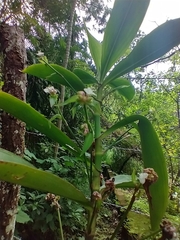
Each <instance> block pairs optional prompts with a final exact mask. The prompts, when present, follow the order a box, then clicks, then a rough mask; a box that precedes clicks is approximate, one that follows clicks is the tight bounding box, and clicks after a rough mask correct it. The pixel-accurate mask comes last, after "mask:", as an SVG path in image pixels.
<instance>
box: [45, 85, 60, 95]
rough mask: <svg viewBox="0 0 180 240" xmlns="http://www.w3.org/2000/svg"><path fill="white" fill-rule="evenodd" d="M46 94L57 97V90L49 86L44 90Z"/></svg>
mask: <svg viewBox="0 0 180 240" xmlns="http://www.w3.org/2000/svg"><path fill="white" fill-rule="evenodd" d="M44 92H45V93H49V94H50V95H56V94H57V89H55V88H54V87H53V86H48V87H46V88H45V89H44Z"/></svg>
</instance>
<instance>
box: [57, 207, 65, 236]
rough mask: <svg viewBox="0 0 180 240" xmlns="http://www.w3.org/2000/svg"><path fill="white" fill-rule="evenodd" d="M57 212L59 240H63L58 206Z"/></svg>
mask: <svg viewBox="0 0 180 240" xmlns="http://www.w3.org/2000/svg"><path fill="white" fill-rule="evenodd" d="M57 213H58V220H59V233H60V240H64V236H63V229H62V222H61V215H60V210H59V208H58V209H57Z"/></svg>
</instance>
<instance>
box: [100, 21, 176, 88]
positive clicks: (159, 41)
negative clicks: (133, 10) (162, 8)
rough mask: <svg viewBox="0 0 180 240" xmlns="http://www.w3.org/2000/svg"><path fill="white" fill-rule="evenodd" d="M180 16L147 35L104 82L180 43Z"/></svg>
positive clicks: (159, 55)
mask: <svg viewBox="0 0 180 240" xmlns="http://www.w3.org/2000/svg"><path fill="white" fill-rule="evenodd" d="M179 26H180V18H177V19H173V20H170V21H167V22H165V23H164V24H162V25H160V26H159V27H157V28H156V29H155V30H153V31H152V32H151V33H149V34H148V35H147V36H145V37H144V38H143V39H142V40H141V41H140V42H139V43H138V44H137V46H136V47H135V48H134V49H133V51H132V52H131V53H130V54H129V56H127V57H126V58H125V59H124V60H122V61H121V62H120V63H118V64H117V65H116V66H115V67H114V69H113V70H112V71H111V73H110V74H109V75H108V76H107V78H106V80H105V82H104V84H107V83H109V82H111V81H112V80H114V79H116V78H118V77H120V76H122V75H124V74H126V73H128V72H130V71H132V70H133V69H135V68H137V67H139V66H142V65H145V64H148V63H150V62H152V61H154V60H156V59H158V58H160V57H161V56H163V55H164V54H165V53H167V52H168V51H170V50H171V49H172V48H173V47H175V46H177V45H179V44H180V31H178V29H179Z"/></svg>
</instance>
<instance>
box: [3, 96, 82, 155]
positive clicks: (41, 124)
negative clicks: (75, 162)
mask: <svg viewBox="0 0 180 240" xmlns="http://www.w3.org/2000/svg"><path fill="white" fill-rule="evenodd" d="M0 108H2V109H3V110H4V111H6V112H8V113H10V114H12V115H13V116H14V117H16V118H18V119H20V120H22V121H23V122H25V123H26V124H27V125H28V126H31V127H33V128H35V129H37V130H38V131H40V132H41V133H44V134H45V135H46V136H47V137H49V138H51V139H52V140H54V141H56V142H58V143H59V144H60V145H61V146H64V147H66V148H67V149H69V150H70V151H71V152H73V153H74V154H76V155H77V154H78V152H80V150H79V148H78V147H77V145H76V144H75V143H74V142H73V141H72V140H71V139H70V138H69V137H68V136H67V135H66V134H64V133H63V132H62V131H61V130H59V129H58V128H57V127H56V126H55V125H54V124H53V123H52V122H51V121H49V120H48V119H46V118H45V117H44V116H43V115H42V114H40V113H39V112H38V111H36V110H35V109H34V108H32V107H31V106H30V105H29V104H27V103H25V102H23V101H21V100H19V99H18V98H16V97H14V96H12V95H10V94H8V93H5V92H3V91H0Z"/></svg>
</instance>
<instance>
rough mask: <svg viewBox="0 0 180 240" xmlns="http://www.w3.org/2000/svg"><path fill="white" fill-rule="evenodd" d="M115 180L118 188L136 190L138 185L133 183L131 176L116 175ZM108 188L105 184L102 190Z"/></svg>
mask: <svg viewBox="0 0 180 240" xmlns="http://www.w3.org/2000/svg"><path fill="white" fill-rule="evenodd" d="M113 178H114V179H115V181H114V185H115V187H116V188H134V187H135V186H136V184H135V183H134V182H133V181H132V176H131V175H125V174H124V175H123V174H121V175H116V176H114V177H113ZM105 188H106V186H105V185H104V184H103V185H102V187H101V190H103V189H105Z"/></svg>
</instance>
